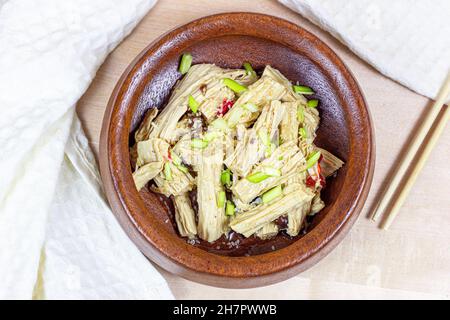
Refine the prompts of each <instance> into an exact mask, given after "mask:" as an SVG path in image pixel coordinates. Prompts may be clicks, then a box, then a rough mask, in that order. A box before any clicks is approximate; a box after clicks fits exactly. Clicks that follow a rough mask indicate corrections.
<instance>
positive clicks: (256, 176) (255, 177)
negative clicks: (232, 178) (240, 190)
mask: <svg viewBox="0 0 450 320" xmlns="http://www.w3.org/2000/svg"><path fill="white" fill-rule="evenodd" d="M267 178H270V175H268V174H267V173H265V172H255V173H252V174H251V175H249V176H247V180H248V181H250V182H252V183H259V182H261V181H264V180H266V179H267Z"/></svg>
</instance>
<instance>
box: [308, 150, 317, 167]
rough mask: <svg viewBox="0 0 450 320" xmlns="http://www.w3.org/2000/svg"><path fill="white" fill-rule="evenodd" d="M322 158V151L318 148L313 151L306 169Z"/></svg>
mask: <svg viewBox="0 0 450 320" xmlns="http://www.w3.org/2000/svg"><path fill="white" fill-rule="evenodd" d="M319 159H320V151H318V150H316V151H314V152H313V153H311V154H310V155H309V157H308V159H306V169H309V168H311V167H312V166H313V165H315V164H316V162H317V161H319Z"/></svg>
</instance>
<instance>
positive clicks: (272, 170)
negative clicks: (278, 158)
mask: <svg viewBox="0 0 450 320" xmlns="http://www.w3.org/2000/svg"><path fill="white" fill-rule="evenodd" d="M263 172H264V173H265V174H267V175H269V176H271V177H279V176H281V171H280V169H275V168H272V167H265V168H264V169H263Z"/></svg>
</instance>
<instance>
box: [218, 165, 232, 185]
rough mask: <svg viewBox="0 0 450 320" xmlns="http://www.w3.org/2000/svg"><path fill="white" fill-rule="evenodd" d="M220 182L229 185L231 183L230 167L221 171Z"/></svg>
mask: <svg viewBox="0 0 450 320" xmlns="http://www.w3.org/2000/svg"><path fill="white" fill-rule="evenodd" d="M220 182H221V183H222V184H223V185H224V186H228V187H229V186H230V185H231V172H230V169H227V170H224V171H222V174H221V175H220Z"/></svg>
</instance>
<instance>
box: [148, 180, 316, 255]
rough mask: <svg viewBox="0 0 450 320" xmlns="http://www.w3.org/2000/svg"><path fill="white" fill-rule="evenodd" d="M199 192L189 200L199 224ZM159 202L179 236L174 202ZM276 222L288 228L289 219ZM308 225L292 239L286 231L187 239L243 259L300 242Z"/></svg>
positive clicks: (220, 252) (282, 218) (233, 233)
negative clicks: (269, 236)
mask: <svg viewBox="0 0 450 320" xmlns="http://www.w3.org/2000/svg"><path fill="white" fill-rule="evenodd" d="M196 191H197V190H196V189H194V190H192V191H191V192H189V198H190V200H191V205H192V208H193V209H194V212H195V213H196V217H195V218H196V221H197V222H198V215H197V212H198V203H197V192H196ZM148 192H149V190H148V191H147V190H146V192H144V193H141V195H142V196H143V197H147V196H146V194H147V193H148ZM150 192H152V191H150ZM157 197H158V200H159V201H160V202H161V203H162V204H163V207H164V208H165V209H166V213H167V215H168V217H169V221H170V223H169V221H167V223H168V224H169V225H170V226H171V228H170V229H172V228H173V230H174V231H175V232H176V233H177V234H178V231H177V227H176V221H175V210H174V206H173V203H172V200H171V199H170V198H168V197H165V196H164V195H161V194H158V195H157ZM275 222H276V223H277V224H278V225H279V226H280V227H282V228H286V227H287V217H284V216H283V217H280V218H279V219H277V220H275ZM307 225H308V224H305V226H304V228H303V230H302V231H301V232H300V234H299V235H298V236H296V237H291V236H289V235H288V234H286V233H285V231H281V232H280V233H279V234H278V235H277V236H275V237H273V238H272V239H266V240H262V239H260V238H258V237H256V236H251V237H249V238H245V237H244V236H243V235H241V234H238V233H236V232H234V231H230V232H229V233H228V234H227V235H223V236H222V237H220V238H219V239H218V240H216V241H214V242H208V241H204V240H201V239H194V240H189V239H186V238H185V240H186V242H187V243H189V244H191V245H194V246H196V247H199V248H200V249H202V250H205V251H207V252H211V253H214V254H218V255H223V256H231V257H241V256H254V255H258V254H263V253H267V252H272V251H275V250H278V249H282V248H285V247H287V246H289V245H290V244H292V243H293V242H294V241H296V240H298V239H299V238H300V237H302V236H303V235H304V234H305V233H306V229H307V227H306V226H307Z"/></svg>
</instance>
